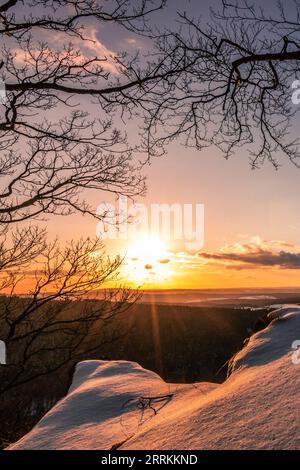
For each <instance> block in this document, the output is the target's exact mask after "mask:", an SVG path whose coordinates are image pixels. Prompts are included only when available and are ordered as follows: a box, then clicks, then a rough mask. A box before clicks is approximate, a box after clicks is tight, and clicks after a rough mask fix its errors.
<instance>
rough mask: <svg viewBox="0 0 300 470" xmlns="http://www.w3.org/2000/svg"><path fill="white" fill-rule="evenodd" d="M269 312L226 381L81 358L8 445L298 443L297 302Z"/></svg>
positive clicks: (297, 446)
mask: <svg viewBox="0 0 300 470" xmlns="http://www.w3.org/2000/svg"><path fill="white" fill-rule="evenodd" d="M272 315H273V316H272V318H275V320H274V321H273V322H272V323H271V324H270V325H269V326H268V327H267V328H266V329H265V330H263V331H261V332H259V333H256V334H255V335H254V336H252V337H251V339H250V341H249V343H248V344H247V346H246V347H245V348H244V349H243V350H242V351H240V352H239V353H238V354H237V355H236V357H235V359H234V361H233V366H232V370H233V371H232V374H231V376H230V377H229V378H228V379H227V380H226V382H224V383H223V384H221V385H215V384H207V383H197V384H192V385H175V384H166V383H165V382H164V381H163V380H162V379H160V377H159V376H158V375H156V374H155V373H153V372H150V371H147V370H145V369H143V368H142V367H140V366H139V365H138V364H136V363H133V362H126V361H112V362H109V361H85V362H81V363H79V364H78V365H77V367H76V371H75V374H74V379H73V383H72V386H71V388H70V391H69V393H68V395H67V396H66V397H65V398H64V399H63V400H61V401H60V402H59V403H58V404H57V405H56V406H55V407H54V408H52V410H50V411H49V412H48V413H47V415H46V416H45V417H44V418H43V419H42V420H41V421H40V422H39V423H38V425H37V426H36V427H35V428H34V429H33V430H32V431H31V432H30V433H29V434H27V435H26V436H24V437H23V438H22V439H21V440H20V441H18V442H17V443H16V444H14V445H12V446H11V447H10V449H111V448H121V449H300V395H299V390H300V364H299V365H297V364H294V363H293V361H292V354H293V353H294V356H295V352H294V351H293V350H292V349H291V346H292V343H293V342H294V341H295V340H300V307H298V306H293V307H288V306H287V307H282V308H281V309H280V310H278V311H277V313H275V314H274V312H273V313H272ZM294 362H295V361H294Z"/></svg>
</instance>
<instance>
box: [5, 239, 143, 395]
mask: <svg viewBox="0 0 300 470" xmlns="http://www.w3.org/2000/svg"><path fill="white" fill-rule="evenodd" d="M44 243H45V241H44V239H43V237H40V240H39V242H36V246H35V248H33V249H34V251H35V252H36V253H38V254H37V255H36V259H33V258H31V259H30V265H31V266H35V269H34V270H32V271H30V272H29V271H28V270H27V271H25V275H26V282H27V283H30V285H29V288H28V295H26V296H25V297H18V296H15V295H13V294H14V292H16V290H17V288H18V285H19V284H20V283H22V282H23V281H24V274H23V273H22V272H21V273H20V272H19V270H17V271H16V266H17V263H16V260H17V261H18V260H19V259H20V255H19V251H18V249H17V250H16V249H15V247H14V245H13V247H12V251H11V253H14V254H15V253H16V255H15V258H13V256H11V263H10V268H8V267H6V274H7V271H8V274H10V276H9V277H8V276H7V277H6V278H9V281H10V282H7V283H6V288H5V290H6V293H7V294H9V295H6V296H3V297H2V298H1V309H0V329H1V337H2V339H3V340H4V341H5V344H6V347H7V350H8V356H9V361H8V364H7V365H6V366H3V367H2V372H3V374H4V376H3V375H1V384H0V395H1V393H4V392H7V391H8V390H11V389H13V388H15V387H17V386H19V385H22V384H25V383H28V382H30V381H32V380H35V379H37V378H39V377H41V376H44V375H46V374H51V373H53V372H55V371H57V370H59V369H61V368H62V367H63V366H67V365H69V366H70V364H71V365H72V364H74V363H75V362H76V361H77V360H79V359H80V358H86V357H88V355H89V354H91V353H92V352H94V351H99V350H101V344H102V343H103V341H104V339H103V335H102V334H101V328H102V326H103V324H107V323H108V322H110V321H111V320H112V319H113V318H114V317H115V316H116V315H117V314H119V313H121V312H123V311H125V310H126V309H127V308H128V307H129V306H130V304H131V303H132V302H134V301H135V300H136V297H137V292H136V291H134V290H130V289H124V288H119V289H112V290H111V289H108V290H106V291H104V292H103V291H102V292H101V297H100V300H98V301H96V299H97V297H96V296H95V290H97V289H100V288H101V287H102V285H103V283H104V282H108V281H114V280H116V279H117V273H118V268H119V267H120V265H121V262H122V260H121V259H120V258H118V257H117V258H115V259H113V260H111V259H110V258H109V257H108V256H105V254H104V253H103V245H102V242H101V241H99V240H94V241H93V240H89V239H88V240H79V241H76V242H73V241H71V242H69V243H68V244H67V245H66V246H65V247H64V248H61V247H60V246H59V244H58V242H57V241H54V242H53V243H52V244H48V246H47V247H46V248H45V247H44ZM38 247H39V249H38ZM26 256H27V255H26ZM33 261H35V263H33ZM2 275H3V272H2ZM91 292H93V300H92V299H90V300H89V299H88V294H89V293H91ZM107 341H112V338H111V337H109V338H107Z"/></svg>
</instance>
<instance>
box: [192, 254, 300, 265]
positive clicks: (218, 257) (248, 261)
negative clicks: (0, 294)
mask: <svg viewBox="0 0 300 470" xmlns="http://www.w3.org/2000/svg"><path fill="white" fill-rule="evenodd" d="M199 256H200V258H202V259H205V260H211V261H217V262H225V263H226V262H229V263H230V262H232V263H236V265H235V264H234V265H231V266H229V267H232V268H236V269H249V268H251V267H254V266H260V267H263V266H266V267H272V266H277V267H280V268H283V269H299V268H300V253H292V252H290V251H283V250H282V251H279V252H273V251H267V250H263V249H259V250H256V251H250V252H249V253H247V252H246V253H244V252H243V253H237V252H226V253H223V252H219V253H200V254H199Z"/></svg>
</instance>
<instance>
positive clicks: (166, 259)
mask: <svg viewBox="0 0 300 470" xmlns="http://www.w3.org/2000/svg"><path fill="white" fill-rule="evenodd" d="M158 262H159V263H160V264H167V263H169V262H170V260H169V259H168V258H165V259H160V260H158Z"/></svg>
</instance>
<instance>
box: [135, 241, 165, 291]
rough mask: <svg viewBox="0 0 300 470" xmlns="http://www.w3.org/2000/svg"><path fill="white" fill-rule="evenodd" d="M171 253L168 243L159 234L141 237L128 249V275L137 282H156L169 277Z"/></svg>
mask: <svg viewBox="0 0 300 470" xmlns="http://www.w3.org/2000/svg"><path fill="white" fill-rule="evenodd" d="M169 263H170V253H169V252H168V249H167V246H166V243H165V242H164V241H163V240H161V239H160V238H159V237H157V236H147V237H141V238H139V239H137V240H135V241H134V242H132V244H131V246H130V247H129V249H128V252H127V256H126V276H127V278H128V280H130V281H133V282H135V283H139V284H140V283H142V284H155V283H158V282H159V283H162V282H163V281H166V280H168V279H169V277H170V275H171V270H170V267H169Z"/></svg>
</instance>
